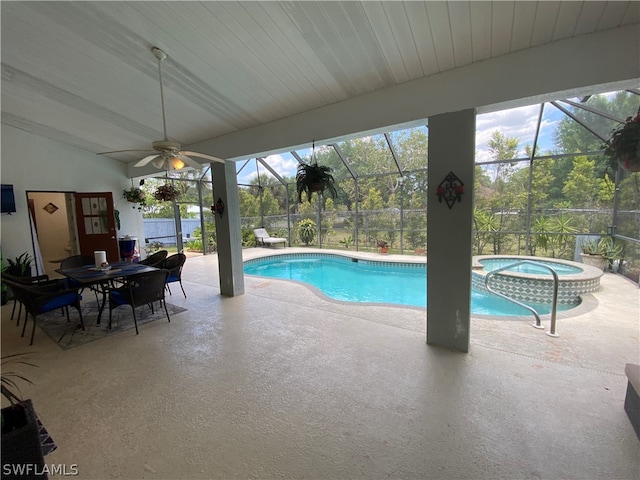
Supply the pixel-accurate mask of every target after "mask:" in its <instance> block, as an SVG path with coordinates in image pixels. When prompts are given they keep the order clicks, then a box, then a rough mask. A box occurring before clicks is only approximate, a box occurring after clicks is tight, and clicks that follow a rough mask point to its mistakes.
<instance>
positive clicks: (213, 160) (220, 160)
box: [180, 151, 224, 163]
mask: <svg viewBox="0 0 640 480" xmlns="http://www.w3.org/2000/svg"><path fill="white" fill-rule="evenodd" d="M180 154H181V155H190V156H192V157H200V158H206V159H207V160H211V161H212V162H218V163H224V160H223V159H222V158H218V157H212V156H211V155H207V154H206V153H198V152H187V151H182V152H180Z"/></svg>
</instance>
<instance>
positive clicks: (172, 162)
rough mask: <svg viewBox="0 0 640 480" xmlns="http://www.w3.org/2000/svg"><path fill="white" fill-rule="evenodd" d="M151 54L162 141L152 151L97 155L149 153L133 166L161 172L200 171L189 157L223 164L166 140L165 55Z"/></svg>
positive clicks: (155, 51)
mask: <svg viewBox="0 0 640 480" xmlns="http://www.w3.org/2000/svg"><path fill="white" fill-rule="evenodd" d="M151 52H153V55H154V56H155V57H156V58H157V59H158V76H159V78H160V101H161V103H162V126H163V129H164V139H163V140H159V141H156V142H152V143H151V146H152V148H153V150H151V149H148V150H116V151H113V152H102V153H98V155H110V154H113V153H125V152H127V153H128V152H146V153H149V155H147V156H146V157H144V158H143V159H141V160H139V161H138V162H136V164H135V165H134V166H135V167H144V166H145V165H148V164H149V163H151V164H152V165H153V166H154V167H156V168H158V169H162V170H180V169H182V168H184V167H186V166H189V167H192V168H195V169H200V168H201V167H202V165H201V164H199V163H198V162H196V161H195V160H193V159H192V158H189V157H199V158H204V159H207V160H210V161H212V162H219V163H224V160H223V159H221V158H218V157H213V156H211V155H207V154H206V153H199V152H190V151H187V150H182V149H181V148H180V144H179V143H178V142H172V141H170V140H169V139H168V137H167V119H166V115H165V110H164V90H163V88H162V62H163V61H164V60H166V58H167V54H166V53H165V52H164V51H163V50H161V49H159V48H158V47H153V48H152V49H151Z"/></svg>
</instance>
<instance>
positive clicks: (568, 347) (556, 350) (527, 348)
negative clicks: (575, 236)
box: [243, 247, 640, 374]
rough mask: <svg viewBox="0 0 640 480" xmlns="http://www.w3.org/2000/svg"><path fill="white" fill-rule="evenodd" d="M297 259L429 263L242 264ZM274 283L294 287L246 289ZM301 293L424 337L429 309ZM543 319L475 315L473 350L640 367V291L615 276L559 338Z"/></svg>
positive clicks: (377, 257) (256, 251) (569, 318)
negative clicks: (538, 323)
mask: <svg viewBox="0 0 640 480" xmlns="http://www.w3.org/2000/svg"><path fill="white" fill-rule="evenodd" d="M296 253H324V254H337V255H346V256H351V257H355V258H360V259H364V260H373V261H381V262H402V263H426V257H424V256H411V255H394V254H389V255H382V254H378V253H371V252H355V251H354V252H350V251H344V250H331V249H309V248H296V247H292V248H286V249H285V248H278V249H276V248H250V249H245V250H244V251H243V258H244V260H245V261H246V260H251V259H255V258H260V257H264V256H269V255H286V254H296ZM590 268H593V267H590ZM272 281H273V282H284V283H289V284H293V283H294V282H290V281H287V280H278V279H268V280H266V279H264V278H262V279H259V278H258V277H251V276H247V277H245V282H246V285H247V287H248V289H252V288H255V285H256V282H257V284H258V285H260V286H261V288H263V287H264V286H265V282H266V283H271V282H272ZM303 288H306V289H307V290H308V291H309V293H311V294H313V295H314V296H316V297H318V298H320V299H321V300H322V301H323V303H324V304H325V305H326V306H325V308H327V309H329V310H334V308H349V310H350V312H351V314H352V315H362V318H364V319H367V320H368V321H372V322H378V323H383V324H386V325H390V326H393V327H398V328H404V329H407V330H412V331H415V332H420V333H424V334H425V335H426V312H425V309H422V308H417V307H398V306H397V305H389V306H382V305H380V306H371V305H367V306H359V305H354V304H348V303H345V302H340V301H336V300H333V299H330V298H328V297H326V296H325V295H323V294H322V293H321V292H319V291H318V290H317V289H315V288H313V287H309V286H307V287H303ZM351 308H353V309H354V310H351ZM359 309H363V312H362V313H361V314H360V313H356V311H358V310H359ZM389 309H392V311H389ZM371 312H373V313H371ZM540 318H541V319H542V325H544V327H545V329H544V330H539V329H535V328H533V326H532V325H533V323H534V318H533V316H515V317H491V316H488V315H472V317H471V319H472V322H471V345H472V348H473V346H474V345H476V346H482V347H485V348H494V349H497V350H503V351H505V352H511V353H515V354H518V355H525V356H530V357H532V358H539V359H541V360H545V361H551V362H558V363H562V364H566V365H571V366H575V367H581V368H593V369H596V370H601V371H606V372H611V373H618V374H624V366H625V363H640V343H639V338H640V289H638V287H637V286H636V285H635V284H634V283H633V282H631V281H630V280H628V279H626V278H624V277H621V276H619V275H614V274H611V273H605V274H603V276H602V277H601V279H600V289H599V290H598V291H597V292H594V293H593V294H587V295H583V296H582V303H581V305H579V306H578V307H576V308H573V309H571V310H568V311H565V312H558V313H557V325H556V333H557V334H558V335H559V337H557V338H553V337H550V336H548V335H546V334H545V332H548V331H549V324H550V318H551V316H550V315H541V316H540Z"/></svg>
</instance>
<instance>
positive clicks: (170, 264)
mask: <svg viewBox="0 0 640 480" xmlns="http://www.w3.org/2000/svg"><path fill="white" fill-rule="evenodd" d="M186 261H187V256H186V255H185V254H184V253H175V254H173V255H171V256H170V257H167V258H166V259H165V261H164V262H163V263H162V267H161V268H164V269H165V270H169V276H168V277H167V290H169V295H171V289H170V288H169V284H170V283H173V282H178V283H180V288H181V289H182V294H183V295H184V298H187V294H186V293H185V292H184V287H183V286H182V267H183V266H184V262H186Z"/></svg>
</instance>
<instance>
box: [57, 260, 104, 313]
mask: <svg viewBox="0 0 640 480" xmlns="http://www.w3.org/2000/svg"><path fill="white" fill-rule="evenodd" d="M85 265H95V258H94V257H92V256H91V255H72V256H70V257H67V258H65V259H64V260H62V261H61V262H60V270H65V269H67V268H78V267H84V266H85ZM66 282H67V284H68V286H69V288H79V289H80V294H82V292H83V290H84V288H85V287H84V285H82V284H81V283H79V282H76V281H75V280H71V279H67V280H66ZM89 288H90V289H91V290H93V293H94V294H95V296H96V302H97V303H98V305H99V304H100V299H99V298H98V293H99V292H100V288H99V287H89Z"/></svg>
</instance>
